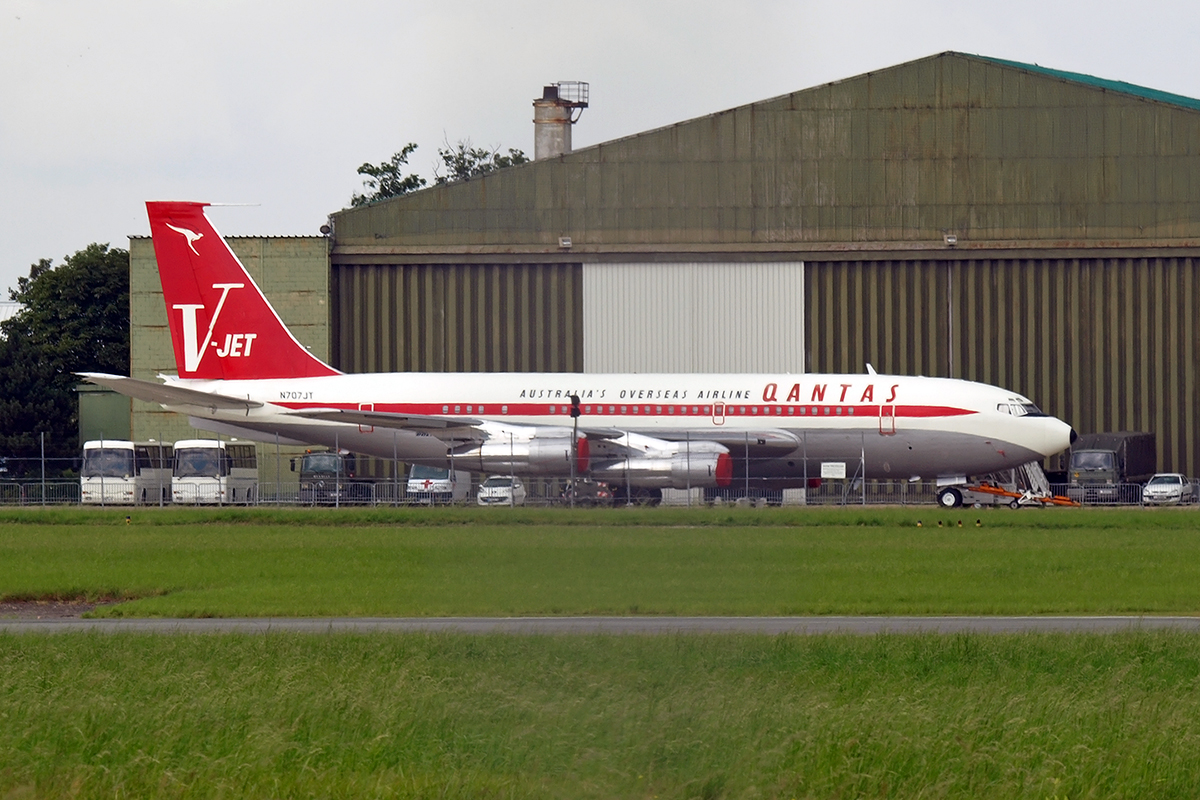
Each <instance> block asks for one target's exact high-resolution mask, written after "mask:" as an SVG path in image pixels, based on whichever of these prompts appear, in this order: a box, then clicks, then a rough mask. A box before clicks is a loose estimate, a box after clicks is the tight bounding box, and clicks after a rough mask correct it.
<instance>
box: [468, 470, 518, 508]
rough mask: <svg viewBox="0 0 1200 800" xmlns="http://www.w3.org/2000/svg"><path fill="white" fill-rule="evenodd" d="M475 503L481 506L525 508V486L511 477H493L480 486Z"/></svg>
mask: <svg viewBox="0 0 1200 800" xmlns="http://www.w3.org/2000/svg"><path fill="white" fill-rule="evenodd" d="M475 502H477V503H479V505H481V506H523V505H525V484H523V483H521V479H520V478H514V477H512V476H510V475H493V476H491V477H490V478H488V479H487V480H486V481H484V482H483V483H481V484H480V485H479V493H478V494H477V495H475Z"/></svg>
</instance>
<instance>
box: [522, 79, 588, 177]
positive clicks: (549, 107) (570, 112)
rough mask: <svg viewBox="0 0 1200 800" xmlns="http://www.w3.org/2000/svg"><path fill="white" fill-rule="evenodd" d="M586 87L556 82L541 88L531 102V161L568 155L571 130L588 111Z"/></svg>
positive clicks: (576, 82) (579, 84) (583, 84)
mask: <svg viewBox="0 0 1200 800" xmlns="http://www.w3.org/2000/svg"><path fill="white" fill-rule="evenodd" d="M588 89H589V87H588V84H586V83H583V82H582V81H559V82H558V83H552V84H550V85H549V86H546V87H543V89H542V96H541V98H540V99H538V100H534V101H533V159H534V161H541V160H542V159H543V158H553V157H554V156H561V155H564V154H566V153H569V152H571V126H572V125H574V124H575V123H576V122H578V121H579V117H580V115H581V114H583V109H585V108H587V107H588Z"/></svg>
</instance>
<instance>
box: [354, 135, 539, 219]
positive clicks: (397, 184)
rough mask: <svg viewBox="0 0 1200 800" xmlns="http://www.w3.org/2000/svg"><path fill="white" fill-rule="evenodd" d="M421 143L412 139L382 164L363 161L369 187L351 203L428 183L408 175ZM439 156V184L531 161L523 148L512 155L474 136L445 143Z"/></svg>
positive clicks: (359, 203)
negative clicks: (484, 144) (475, 141)
mask: <svg viewBox="0 0 1200 800" xmlns="http://www.w3.org/2000/svg"><path fill="white" fill-rule="evenodd" d="M416 149H417V146H416V145H415V144H413V143H412V142H409V143H408V144H406V145H405V146H404V149H403V150H401V151H400V152H399V153H396V154H394V155H393V156H392V157H391V159H390V160H388V161H384V162H383V163H382V164H363V165H362V166H361V167H359V168H358V174H359V175H365V176H367V179H366V180H364V181H363V186H364V187H365V188H366V189H367V190H368V191H367V192H365V193H364V194H355V195H353V196H352V197H351V198H350V205H351V206H354V207H355V208H357V207H359V206H365V205H369V204H370V203H374V202H376V201H379V200H385V199H387V198H389V197H399V196H400V195H404V194H408V193H409V192H415V191H417V190H418V189H422V188H424V187H425V186H427V185H428V181H426V180H425V179H424V178H422V177H421V176H420V175H417V174H416V173H411V174H409V175H405V174H404V171H405V169H406V168H407V165H408V157H409V156H411V155H412V154H413V152H414V151H415V150H416ZM438 158H439V159H441V164H440V165H438V166H435V167H434V170H433V172H434V182H435V183H438V184H443V183H451V182H453V181H465V180H469V179H471V178H477V177H479V176H481V175H487V174H488V173H491V172H495V171H496V170H498V169H504V168H505V167H511V166H515V165H517V164H524V163H525V162H527V161H529V159H528V158H527V157H526V156H525V153H523V152H522V151H520V150H516V149H514V148H511V147H510V148H509V149H508V155H503V154H502V153H501V152H500V148H498V147H496V148H492V149H490V150H489V149H487V148H484V147H474V146H473V145H472V144H471V140H470V139H459V141H458V144H454V145H452V144H450V143H449V142H446V146H445V147H439V148H438Z"/></svg>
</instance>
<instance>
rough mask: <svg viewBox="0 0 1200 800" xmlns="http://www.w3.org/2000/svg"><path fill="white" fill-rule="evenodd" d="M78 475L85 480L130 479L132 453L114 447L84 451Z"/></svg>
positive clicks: (131, 473) (131, 474)
mask: <svg viewBox="0 0 1200 800" xmlns="http://www.w3.org/2000/svg"><path fill="white" fill-rule="evenodd" d="M80 475H82V476H83V477H85V478H129V477H132V476H133V451H132V450H125V449H121V448H115V447H101V448H99V449H96V450H85V451H84V453H83V469H82V471H81V472H80Z"/></svg>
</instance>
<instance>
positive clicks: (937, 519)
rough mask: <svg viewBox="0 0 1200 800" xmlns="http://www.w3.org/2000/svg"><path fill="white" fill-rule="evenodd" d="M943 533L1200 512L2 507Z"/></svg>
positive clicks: (229, 516) (319, 521) (276, 521)
mask: <svg viewBox="0 0 1200 800" xmlns="http://www.w3.org/2000/svg"><path fill="white" fill-rule="evenodd" d="M918 522H920V523H921V524H922V527H923V528H927V529H930V528H937V527H938V524H939V523H941V524H942V527H943V528H945V529H951V528H954V529H957V528H958V527H959V523H961V526H962V527H963V528H972V527H975V526H976V522H979V523H981V524H982V527H986V528H990V527H998V528H1001V529H1022V528H1034V529H1041V530H1070V529H1088V530H1109V529H1117V528H1128V527H1145V526H1153V527H1160V528H1161V527H1166V528H1193V529H1194V528H1196V527H1197V526H1198V525H1200V509H1197V508H1158V509H1130V508H1114V509H1103V508H1088V509H1078V508H1045V509H1037V508H1032V509H1022V510H1020V511H1013V510H1011V509H1007V508H996V509H973V508H959V509H952V510H946V509H940V508H937V507H931V506H909V507H887V506H885V507H876V506H867V507H859V506H853V505H851V506H846V507H840V508H829V507H813V508H805V507H787V508H735V507H732V506H714V507H698V508H685V507H671V508H666V507H663V508H647V507H640V506H634V507H623V508H576V509H570V508H532V507H530V508H512V509H509V508H478V507H475V506H465V507H463V506H453V507H419V506H405V507H396V508H390V507H378V508H360V507H353V506H351V507H343V508H330V507H320V508H267V507H251V508H243V507H235V506H226V507H211V508H196V507H193V506H168V507H166V508H155V507H153V506H151V507H140V506H139V507H133V508H94V507H92V508H81V507H65V508H63V507H51V508H28V507H0V526H4V525H30V524H32V525H63V526H67V527H72V526H78V525H90V526H95V527H120V526H122V525H134V526H139V527H142V526H151V527H162V526H165V527H174V526H181V525H184V526H190V525H204V524H211V525H252V526H254V525H286V526H289V527H298V528H302V527H314V528H328V527H331V526H354V527H370V526H381V527H388V528H396V527H402V528H411V527H439V528H440V527H451V526H455V525H471V526H473V525H483V526H490V525H520V526H548V527H556V528H563V527H579V526H583V527H589V528H594V527H619V528H626V527H655V528H658V527H673V526H681V527H713V528H759V527H780V526H783V527H798V528H805V527H814V526H816V527H831V526H832V527H857V528H863V527H867V528H879V527H914V528H915V527H916V525H917V523H918Z"/></svg>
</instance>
